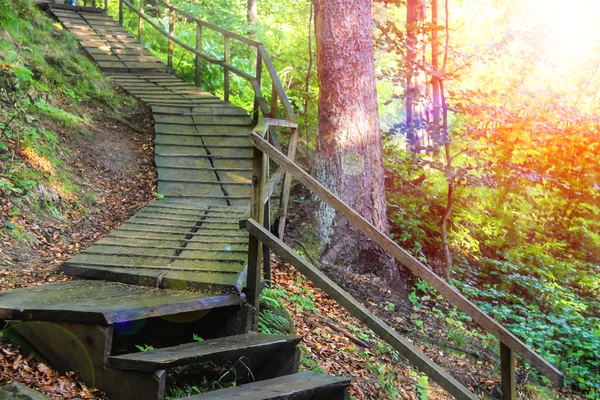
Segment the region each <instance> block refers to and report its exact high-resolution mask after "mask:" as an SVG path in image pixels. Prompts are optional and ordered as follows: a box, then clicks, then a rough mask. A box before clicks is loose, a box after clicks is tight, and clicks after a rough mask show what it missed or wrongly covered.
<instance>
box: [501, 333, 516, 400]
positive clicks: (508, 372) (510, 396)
mask: <svg viewBox="0 0 600 400" xmlns="http://www.w3.org/2000/svg"><path fill="white" fill-rule="evenodd" d="M500 373H501V376H502V395H503V396H504V400H516V398H517V385H516V381H515V353H514V351H513V350H512V349H511V348H510V347H508V346H507V345H505V344H504V343H503V342H500Z"/></svg>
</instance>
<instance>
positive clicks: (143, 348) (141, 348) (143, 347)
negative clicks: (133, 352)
mask: <svg viewBox="0 0 600 400" xmlns="http://www.w3.org/2000/svg"><path fill="white" fill-rule="evenodd" d="M135 347H137V349H138V350H139V351H152V350H156V348H155V347H154V346H150V345H147V344H143V345H138V344H136V345H135Z"/></svg>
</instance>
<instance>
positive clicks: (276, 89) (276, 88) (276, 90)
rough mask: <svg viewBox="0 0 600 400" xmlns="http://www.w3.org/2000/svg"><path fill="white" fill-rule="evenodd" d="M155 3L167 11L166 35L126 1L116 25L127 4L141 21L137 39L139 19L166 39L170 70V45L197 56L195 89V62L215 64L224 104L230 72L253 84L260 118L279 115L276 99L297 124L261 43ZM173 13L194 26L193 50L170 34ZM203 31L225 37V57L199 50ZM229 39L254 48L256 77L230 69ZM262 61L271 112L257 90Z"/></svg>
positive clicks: (167, 5) (236, 69)
mask: <svg viewBox="0 0 600 400" xmlns="http://www.w3.org/2000/svg"><path fill="white" fill-rule="evenodd" d="M141 1H143V0H141ZM158 2H159V3H161V4H163V5H164V6H165V7H167V8H168V9H169V11H170V12H169V32H167V31H165V30H164V29H162V27H161V26H160V25H159V24H157V23H156V22H154V21H152V19H151V18H149V17H148V16H147V15H146V14H145V13H144V12H143V6H142V7H141V9H138V8H136V7H135V5H133V4H132V3H131V2H130V1H128V0H119V23H120V24H121V25H122V24H123V5H126V6H127V7H128V8H129V9H130V10H131V11H133V12H134V13H135V14H137V16H138V17H139V18H140V22H139V24H138V27H142V30H141V31H139V35H138V36H139V39H140V40H141V38H142V35H141V32H142V31H143V24H142V22H141V21H142V20H144V21H146V22H148V23H149V24H150V25H151V26H152V27H153V28H154V29H156V30H157V31H158V32H159V33H161V34H162V35H163V36H165V37H166V38H167V39H168V40H169V45H168V66H169V68H172V66H173V65H172V63H173V44H177V45H179V46H181V47H182V48H184V49H185V50H187V51H189V52H190V53H192V54H194V55H196V57H197V58H196V66H195V73H194V76H195V80H196V82H195V83H196V86H199V80H200V65H199V63H198V60H199V59H203V60H205V61H207V62H210V63H212V64H216V65H219V66H221V67H223V69H224V73H225V78H224V84H225V88H224V97H225V101H227V100H228V99H229V78H228V77H229V72H233V73H234V74H236V75H237V76H239V77H241V78H243V79H245V80H247V81H249V82H250V84H251V85H252V88H253V90H254V92H255V109H256V108H257V107H259V108H260V110H261V112H262V114H263V116H265V117H267V116H269V117H273V118H276V117H277V113H278V110H277V104H278V102H277V99H279V100H280V101H281V104H282V107H283V110H284V111H285V116H286V118H287V119H288V120H290V121H291V122H297V118H296V114H295V113H294V110H293V108H292V105H291V103H290V100H289V98H288V97H287V94H286V92H285V89H284V88H283V85H282V84H281V80H280V79H279V75H278V74H277V71H276V70H275V67H274V66H273V63H272V62H271V58H270V56H269V54H268V52H267V50H266V49H265V47H264V45H263V44H262V43H260V42H258V41H256V40H252V39H249V38H246V37H244V36H242V35H239V34H237V33H235V32H231V31H228V30H227V29H223V28H221V27H218V26H216V25H212V24H210V23H208V22H206V21H202V20H201V19H199V18H197V17H195V16H193V15H191V14H190V13H188V12H186V11H184V10H182V9H180V8H179V7H176V6H175V5H173V4H171V3H170V2H168V1H165V0H158ZM141 4H142V3H140V5H141ZM175 14H180V15H182V16H183V17H185V18H186V19H188V20H190V21H192V22H194V23H195V24H197V30H196V48H194V47H192V46H190V45H188V44H186V43H184V42H183V41H181V40H180V39H178V38H177V37H176V36H175V35H174V34H173V32H174V23H175V16H174V15H175ZM202 28H206V29H210V30H212V31H215V32H217V33H219V34H222V35H223V36H224V39H225V42H224V43H225V49H224V53H225V57H224V59H223V60H219V59H215V58H213V57H210V56H209V55H208V54H206V53H205V52H202V51H201V49H200V43H199V42H201V40H202ZM229 39H234V40H237V41H240V42H242V43H244V44H246V45H248V46H251V47H254V48H256V49H257V66H256V69H257V70H256V76H252V75H250V74H248V73H246V72H244V71H242V70H240V69H239V68H236V67H235V66H233V65H232V64H230V63H229ZM263 62H264V64H265V66H266V69H267V72H268V74H269V77H270V78H271V82H272V83H273V96H272V99H271V109H270V110H269V105H268V104H267V102H266V101H265V98H264V95H263V93H262V90H261V88H260V74H261V70H262V63H263ZM255 116H256V111H255Z"/></svg>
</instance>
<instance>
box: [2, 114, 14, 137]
mask: <svg viewBox="0 0 600 400" xmlns="http://www.w3.org/2000/svg"><path fill="white" fill-rule="evenodd" d="M15 118H17V114H15V115H13V116H12V118H11V119H9V120H8V122H7V123H5V124H4V129H2V134H1V135H0V137H2V136H4V133H5V132H6V130H7V129H8V127H9V126H10V124H12V122H13V120H14V119H15Z"/></svg>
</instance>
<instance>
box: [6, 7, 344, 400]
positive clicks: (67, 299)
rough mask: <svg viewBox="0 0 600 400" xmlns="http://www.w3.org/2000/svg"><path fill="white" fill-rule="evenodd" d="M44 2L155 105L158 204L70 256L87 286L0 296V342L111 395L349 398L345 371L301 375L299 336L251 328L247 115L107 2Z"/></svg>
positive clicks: (106, 66)
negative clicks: (191, 80)
mask: <svg viewBox="0 0 600 400" xmlns="http://www.w3.org/2000/svg"><path fill="white" fill-rule="evenodd" d="M44 4H45V7H47V9H48V10H49V12H50V13H51V14H52V15H53V16H54V17H55V18H57V19H58V20H59V21H60V22H61V23H62V24H63V26H64V27H65V28H67V29H68V30H69V31H70V32H71V33H72V34H73V35H74V36H75V37H76V38H77V39H78V40H79V41H80V43H81V46H82V47H83V49H84V50H85V51H86V52H87V54H88V55H89V56H90V57H91V58H92V59H93V60H95V61H96V63H97V64H98V66H99V67H100V68H101V69H102V70H103V71H104V72H105V73H106V74H107V75H109V76H110V79H111V80H112V81H113V82H114V83H115V84H117V85H119V86H121V87H122V88H123V89H125V90H126V91H128V92H129V93H130V94H132V95H133V96H136V97H137V98H138V99H139V100H140V101H143V102H145V103H147V104H149V105H150V106H151V107H152V112H153V117H154V121H155V132H156V141H155V144H156V165H157V169H158V192H159V193H160V194H161V195H162V196H161V197H162V198H161V199H160V200H155V201H154V202H152V203H151V204H150V205H148V206H146V207H144V208H143V209H142V210H140V211H139V212H138V213H137V214H136V215H135V216H134V217H132V218H131V219H130V220H128V221H127V222H125V223H124V224H123V225H121V226H120V227H118V228H117V229H116V230H115V231H114V232H112V233H111V234H110V235H108V236H106V237H105V238H104V239H102V240H100V241H98V242H97V243H96V244H94V245H93V246H91V247H90V248H88V249H85V250H84V251H83V252H81V253H80V254H79V255H77V256H75V257H73V258H72V259H71V260H69V261H67V262H66V263H64V265H63V266H62V268H63V270H64V272H65V273H66V274H68V275H71V276H74V277H76V278H79V279H80V280H74V281H70V282H63V283H54V284H47V285H42V286H38V287H33V288H27V289H18V290H11V291H4V292H0V320H4V321H5V322H6V323H7V325H8V326H9V327H8V329H7V330H6V331H5V332H4V336H5V337H6V336H8V337H12V338H14V340H15V341H18V342H19V343H21V344H23V345H24V346H26V347H29V348H30V350H31V351H33V352H35V353H36V354H38V355H40V356H41V357H43V358H45V359H46V360H48V361H49V362H50V363H51V364H52V365H54V366H55V367H57V368H58V369H60V370H63V371H67V370H73V371H76V372H77V373H78V374H79V375H80V376H81V378H82V379H83V380H84V381H85V382H86V383H87V384H89V385H91V386H95V387H98V388H99V389H101V390H102V391H103V392H105V393H106V394H107V395H108V398H109V399H110V400H121V399H123V400H135V399H140V400H148V399H157V400H162V399H164V398H165V393H166V390H167V388H168V386H169V385H174V384H177V385H179V384H184V383H189V384H196V383H199V382H201V381H202V380H211V379H214V380H216V381H218V382H220V383H222V384H223V385H224V386H229V385H233V386H231V387H229V388H224V389H219V390H214V391H210V392H206V393H202V394H198V395H194V396H192V397H190V398H194V399H196V398H197V399H247V400H250V399H253V400H258V399H292V398H293V399H306V400H308V399H340V400H341V399H347V398H348V393H347V387H348V385H349V380H348V379H345V378H340V377H333V376H328V375H325V374H318V373H309V372H298V368H299V357H300V352H299V350H298V348H297V344H298V343H299V341H300V339H301V338H299V337H296V336H289V335H288V336H283V335H282V336H277V335H266V334H260V333H256V332H252V330H253V328H254V329H255V328H256V310H255V308H253V307H252V306H250V305H249V304H248V303H247V301H246V296H245V293H244V288H245V286H246V269H247V263H248V240H249V239H248V233H247V232H246V231H243V230H240V229H239V228H238V221H239V220H241V219H245V218H247V217H248V215H249V203H250V184H251V179H250V178H251V171H252V149H253V147H252V145H251V143H250V141H249V134H250V132H251V130H252V127H253V123H252V119H251V118H250V117H249V116H248V114H247V112H246V111H244V110H242V109H240V108H237V107H234V106H231V104H229V102H227V101H223V100H221V99H219V98H217V97H215V96H213V95H211V94H210V93H206V92H204V91H202V90H201V89H199V88H196V87H193V86H191V85H189V84H188V83H186V82H184V81H182V80H180V79H179V78H176V77H175V76H173V75H171V74H169V68H168V66H167V65H165V64H164V63H163V62H162V61H161V60H160V59H158V58H156V57H154V56H153V55H152V54H151V53H150V52H149V51H148V50H147V49H145V48H144V46H143V45H142V44H141V43H140V42H138V41H137V40H136V39H135V38H134V37H133V36H131V35H130V34H129V33H128V32H127V31H126V30H125V29H124V28H123V27H122V26H121V25H120V24H118V23H117V22H115V21H114V20H113V19H112V18H111V17H110V16H108V15H107V14H106V13H104V12H103V11H102V10H100V9H96V8H91V7H81V6H76V7H71V6H66V5H63V4H57V3H56V2H54V1H47V2H44ZM82 278H83V280H82ZM198 338H202V340H198ZM138 346H142V348H144V346H145V348H144V349H145V350H147V351H140V350H139V349H140V347H138ZM207 366H208V367H207ZM215 367H217V370H219V371H221V374H220V376H214V377H211V375H210V373H213V374H214V369H215Z"/></svg>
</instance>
